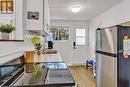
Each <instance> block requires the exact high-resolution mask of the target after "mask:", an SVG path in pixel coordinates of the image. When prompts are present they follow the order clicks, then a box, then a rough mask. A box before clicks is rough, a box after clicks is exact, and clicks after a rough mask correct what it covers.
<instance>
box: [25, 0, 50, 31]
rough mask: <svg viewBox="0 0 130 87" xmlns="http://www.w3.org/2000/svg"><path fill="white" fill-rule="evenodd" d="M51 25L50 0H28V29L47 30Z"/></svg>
mask: <svg viewBox="0 0 130 87" xmlns="http://www.w3.org/2000/svg"><path fill="white" fill-rule="evenodd" d="M49 26H50V7H49V2H48V0H27V21H26V28H27V30H47V29H48V27H49Z"/></svg>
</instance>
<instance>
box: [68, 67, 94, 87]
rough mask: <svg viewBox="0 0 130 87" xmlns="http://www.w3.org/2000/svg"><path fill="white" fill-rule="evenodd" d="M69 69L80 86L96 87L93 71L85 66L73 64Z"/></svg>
mask: <svg viewBox="0 0 130 87" xmlns="http://www.w3.org/2000/svg"><path fill="white" fill-rule="evenodd" d="M69 69H70V71H71V73H72V74H73V77H74V79H75V81H76V82H77V83H78V87H96V83H95V79H94V78H93V76H92V73H91V71H89V70H87V69H86V68H85V67H83V66H71V67H69Z"/></svg>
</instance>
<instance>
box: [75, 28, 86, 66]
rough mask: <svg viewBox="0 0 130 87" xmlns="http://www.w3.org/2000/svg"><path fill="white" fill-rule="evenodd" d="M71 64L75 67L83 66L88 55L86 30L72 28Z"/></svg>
mask: <svg viewBox="0 0 130 87" xmlns="http://www.w3.org/2000/svg"><path fill="white" fill-rule="evenodd" d="M73 28H74V29H73V60H74V61H73V62H74V64H75V65H77V64H78V65H79V64H85V63H86V60H87V55H88V28H87V27H86V26H74V27H73Z"/></svg>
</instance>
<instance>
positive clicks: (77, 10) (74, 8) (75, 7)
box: [72, 6, 81, 13]
mask: <svg viewBox="0 0 130 87" xmlns="http://www.w3.org/2000/svg"><path fill="white" fill-rule="evenodd" d="M80 9H81V8H80V7H79V6H73V7H72V12H74V13H78V12H79V11H80Z"/></svg>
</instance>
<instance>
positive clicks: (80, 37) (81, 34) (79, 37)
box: [76, 29, 86, 45]
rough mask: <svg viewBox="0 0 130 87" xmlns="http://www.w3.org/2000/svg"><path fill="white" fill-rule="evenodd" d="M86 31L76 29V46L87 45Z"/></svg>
mask: <svg viewBox="0 0 130 87" xmlns="http://www.w3.org/2000/svg"><path fill="white" fill-rule="evenodd" d="M85 38H86V33H85V29H76V45H85V43H86V41H85Z"/></svg>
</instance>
